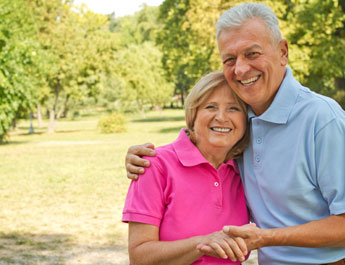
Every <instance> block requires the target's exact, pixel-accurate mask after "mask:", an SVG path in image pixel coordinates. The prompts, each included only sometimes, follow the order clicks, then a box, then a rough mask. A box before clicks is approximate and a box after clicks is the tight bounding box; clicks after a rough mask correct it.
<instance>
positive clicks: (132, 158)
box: [126, 154, 150, 173]
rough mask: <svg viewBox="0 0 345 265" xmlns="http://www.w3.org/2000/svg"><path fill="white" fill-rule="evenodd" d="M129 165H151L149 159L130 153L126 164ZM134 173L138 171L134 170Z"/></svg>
mask: <svg viewBox="0 0 345 265" xmlns="http://www.w3.org/2000/svg"><path fill="white" fill-rule="evenodd" d="M127 165H132V166H136V167H149V166H150V161H149V160H147V159H143V158H141V157H139V156H136V155H129V154H128V155H127V159H126V166H127ZM132 173H137V172H132ZM138 173H139V172H138Z"/></svg>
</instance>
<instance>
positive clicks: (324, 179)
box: [315, 118, 345, 215]
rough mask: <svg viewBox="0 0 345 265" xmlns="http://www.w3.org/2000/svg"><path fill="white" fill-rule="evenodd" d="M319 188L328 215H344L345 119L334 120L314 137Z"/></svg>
mask: <svg viewBox="0 0 345 265" xmlns="http://www.w3.org/2000/svg"><path fill="white" fill-rule="evenodd" d="M315 144H316V145H315V148H316V150H315V159H316V167H317V178H318V184H319V188H320V190H321V192H322V195H323V197H324V198H325V200H326V201H327V202H328V205H329V210H330V214H333V215H337V214H342V213H345V119H339V118H338V119H334V120H332V121H330V122H329V123H328V124H327V125H326V126H324V127H323V128H322V129H321V130H320V131H319V132H318V134H317V135H316V139H315Z"/></svg>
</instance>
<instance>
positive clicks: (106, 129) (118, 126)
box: [98, 113, 127, 133]
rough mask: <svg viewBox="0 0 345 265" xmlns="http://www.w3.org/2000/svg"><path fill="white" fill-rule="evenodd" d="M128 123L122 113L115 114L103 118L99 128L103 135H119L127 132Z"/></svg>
mask: <svg viewBox="0 0 345 265" xmlns="http://www.w3.org/2000/svg"><path fill="white" fill-rule="evenodd" d="M126 124H127V121H126V119H125V117H124V116H123V115H122V114H120V113H113V114H110V115H108V116H105V117H102V118H101V119H100V120H99V122H98V127H99V128H100V129H101V132H102V133H119V132H125V131H126Z"/></svg>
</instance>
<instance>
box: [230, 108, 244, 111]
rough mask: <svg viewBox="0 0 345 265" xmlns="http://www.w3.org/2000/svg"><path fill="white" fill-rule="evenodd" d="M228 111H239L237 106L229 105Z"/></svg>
mask: <svg viewBox="0 0 345 265" xmlns="http://www.w3.org/2000/svg"><path fill="white" fill-rule="evenodd" d="M229 110H230V111H241V109H240V108H239V107H229Z"/></svg>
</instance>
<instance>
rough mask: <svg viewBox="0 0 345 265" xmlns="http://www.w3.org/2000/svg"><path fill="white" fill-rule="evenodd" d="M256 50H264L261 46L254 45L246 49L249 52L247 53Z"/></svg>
mask: <svg viewBox="0 0 345 265" xmlns="http://www.w3.org/2000/svg"><path fill="white" fill-rule="evenodd" d="M254 49H262V48H261V46H260V45H258V44H254V45H252V46H250V47H248V48H246V49H245V51H246V52H247V51H250V50H254Z"/></svg>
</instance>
